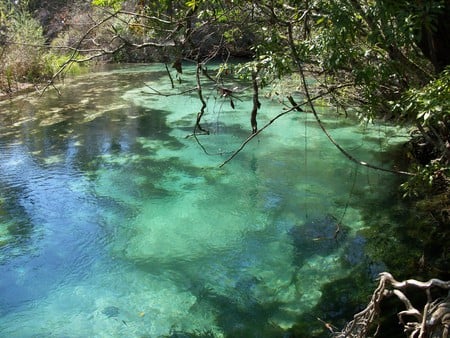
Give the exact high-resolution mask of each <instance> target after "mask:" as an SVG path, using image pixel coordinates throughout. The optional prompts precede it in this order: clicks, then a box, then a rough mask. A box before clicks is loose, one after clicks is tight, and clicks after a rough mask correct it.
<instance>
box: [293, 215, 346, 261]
mask: <svg viewBox="0 0 450 338" xmlns="http://www.w3.org/2000/svg"><path fill="white" fill-rule="evenodd" d="M338 223H339V222H338V220H337V219H336V218H335V217H333V216H331V215H325V216H324V217H323V218H315V219H312V220H308V221H307V222H305V224H302V225H296V226H294V227H292V228H291V229H290V230H289V235H290V236H291V238H292V244H293V246H294V253H295V258H294V259H295V262H294V263H295V264H296V265H299V266H301V265H302V264H303V263H304V261H305V260H306V259H307V258H308V257H311V256H314V255H320V256H327V255H330V254H331V253H333V252H334V251H335V250H336V249H337V248H338V246H339V245H340V244H342V240H344V239H345V237H346V233H347V231H346V229H345V228H344V227H343V226H342V225H338ZM337 230H339V231H338V232H337V233H336V231H337Z"/></svg>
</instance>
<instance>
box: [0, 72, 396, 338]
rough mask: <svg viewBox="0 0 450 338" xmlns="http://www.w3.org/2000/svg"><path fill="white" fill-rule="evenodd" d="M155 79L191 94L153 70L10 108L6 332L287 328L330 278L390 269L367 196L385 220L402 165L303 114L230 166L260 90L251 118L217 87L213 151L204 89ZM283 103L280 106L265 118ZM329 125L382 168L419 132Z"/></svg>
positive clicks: (6, 109) (374, 155) (4, 154)
mask: <svg viewBox="0 0 450 338" xmlns="http://www.w3.org/2000/svg"><path fill="white" fill-rule="evenodd" d="M193 71H194V70H193V69H191V70H189V69H188V68H187V69H186V71H185V74H184V75H183V77H184V82H183V83H182V84H179V85H177V89H176V91H185V90H188V89H190V88H193V87H194V84H193V83H192V82H190V79H191V78H190V76H189V74H191V75H192V74H194V73H193ZM151 88H154V89H157V90H158V91H160V92H163V93H174V92H176V91H172V90H171V88H170V81H169V79H168V78H167V76H166V74H165V72H164V71H163V67H161V66H158V65H144V66H134V67H123V68H120V69H116V70H114V71H107V72H96V73H92V74H89V75H86V76H81V77H79V78H76V79H72V80H68V81H67V82H66V84H65V85H64V86H63V87H62V88H61V92H62V95H61V96H58V95H57V94H56V93H55V92H47V93H46V94H45V95H44V96H42V97H38V96H27V97H23V98H18V99H15V100H14V101H9V102H3V103H2V104H1V106H0V109H1V112H0V151H1V160H0V173H1V176H0V276H1V278H0V336H4V337H36V336H37V337H94V336H95V337H143V336H150V337H160V336H169V335H172V336H175V335H176V334H179V333H180V332H191V333H197V334H199V335H200V334H204V335H206V334H211V335H214V336H216V337H221V336H235V337H239V336H240V337H244V336H249V335H251V336H261V337H271V336H279V332H281V331H282V330H288V329H289V328H290V327H291V326H292V325H294V324H295V323H296V320H298V318H299V316H301V315H303V314H305V313H308V312H309V311H311V309H312V308H313V307H314V306H316V305H317V304H319V303H320V302H323V301H325V300H323V299H322V298H321V296H322V290H321V288H322V286H324V285H325V284H326V283H329V282H331V281H334V280H337V279H340V278H346V277H348V276H351V274H352V267H354V266H357V265H364V266H367V278H372V277H373V276H374V275H375V274H376V273H377V272H379V270H380V269H382V263H380V262H378V263H377V264H378V265H377V268H371V267H372V265H371V264H372V263H373V262H370V261H368V260H367V259H366V256H365V254H364V239H363V238H361V237H360V236H359V235H358V230H360V229H363V228H364V227H365V226H366V225H365V224H364V221H363V219H362V217H361V208H362V206H363V205H367V201H372V202H371V203H372V205H371V208H373V211H374V212H373V217H377V212H376V210H377V205H376V202H373V201H376V200H382V199H385V198H390V197H389V196H390V194H391V185H392V182H393V178H392V176H391V175H390V174H386V173H383V172H376V171H372V170H369V169H365V168H362V167H359V168H358V167H356V166H355V164H353V163H352V162H350V161H348V159H346V158H345V157H344V156H343V155H342V154H340V153H339V152H338V151H337V150H336V149H335V148H334V146H333V145H331V144H330V143H329V141H328V140H327V139H326V137H325V135H323V133H322V132H321V131H320V130H319V128H318V127H317V125H316V123H315V121H314V118H313V116H312V115H311V114H301V113H291V114H290V115H286V116H285V117H283V118H282V119H280V120H278V121H277V122H276V123H275V124H273V125H272V126H271V127H270V128H268V129H267V130H266V131H265V132H264V133H262V134H261V135H260V136H258V137H257V138H256V139H255V140H253V141H252V142H251V143H249V144H248V145H247V146H246V148H245V149H244V151H242V152H241V153H240V154H239V155H238V156H237V157H236V158H235V159H234V160H233V161H231V162H230V163H229V164H227V165H226V166H225V167H223V168H219V165H220V164H221V163H222V162H223V161H224V160H225V159H226V158H227V157H228V156H230V155H231V153H232V151H234V150H235V149H237V148H238V147H239V145H240V144H241V142H243V141H244V140H245V138H246V137H247V136H248V135H249V132H250V129H251V128H250V125H249V112H250V110H251V106H250V105H249V103H250V96H249V95H250V93H242V94H239V95H240V98H241V99H242V101H240V100H235V101H234V104H235V106H236V109H234V110H233V109H232V108H231V105H230V103H229V101H227V100H225V99H223V98H221V97H219V95H218V94H217V92H216V90H215V89H214V88H213V87H209V86H208V85H206V84H205V88H204V94H205V96H206V97H207V99H208V109H207V113H206V116H205V120H204V127H205V128H207V129H209V130H210V132H211V133H210V135H208V136H199V137H198V139H199V141H200V142H201V143H202V145H203V147H204V148H205V150H206V151H207V153H205V152H204V151H203V150H202V148H201V147H200V146H199V145H198V143H197V142H196V140H195V138H193V137H192V136H189V135H191V134H192V130H193V123H194V120H195V117H196V114H197V112H198V110H199V108H200V107H201V104H200V102H199V101H198V100H197V99H196V97H195V92H188V93H186V94H185V95H175V96H158V95H154V93H155V92H154V91H153V90H152V89H151ZM299 99H300V98H299ZM281 111H282V107H281V106H280V105H279V104H278V103H277V102H276V101H275V100H274V101H271V100H268V99H267V100H263V102H262V110H261V112H260V114H259V124H260V126H262V125H264V123H266V122H268V121H269V120H270V119H271V118H272V117H273V116H275V115H276V114H278V113H280V112H281ZM321 117H322V119H323V121H324V122H325V123H326V125H327V127H328V128H329V131H330V132H331V133H332V135H333V136H334V137H335V138H336V139H337V140H338V142H340V144H341V145H342V146H344V147H345V148H347V149H348V150H349V151H350V152H351V153H352V154H353V155H354V156H355V157H357V158H360V159H361V160H364V161H367V162H371V163H373V164H377V165H382V166H384V167H390V166H391V165H392V163H390V161H389V160H386V159H385V158H384V156H382V155H383V154H384V153H385V152H386V151H387V150H388V149H389V146H390V145H395V144H396V143H398V142H401V141H403V140H404V139H403V138H402V135H401V134H398V133H399V131H397V130H394V129H392V128H389V127H386V126H370V127H367V126H361V125H358V124H355V123H354V121H352V120H350V119H344V118H340V119H336V115H335V113H334V112H333V110H332V109H325V108H322V109H321ZM380 154H381V155H380ZM383 158H384V159H383ZM380 162H382V163H380ZM384 203H385V202H384ZM338 229H339V230H340V232H339V233H338V235H337V236H335V234H336V230H338ZM336 297H339V295H336ZM324 316H326V314H324ZM315 324H316V325H317V326H318V328H319V329H320V328H321V323H320V322H317V323H315ZM274 330H275V331H274ZM273 332H277V333H276V334H274V333H273ZM250 333H251V334H250ZM324 334H326V332H325V331H324Z"/></svg>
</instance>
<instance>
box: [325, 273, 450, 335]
mask: <svg viewBox="0 0 450 338" xmlns="http://www.w3.org/2000/svg"><path fill="white" fill-rule="evenodd" d="M432 288H440V289H442V290H450V281H442V280H440V279H430V280H429V281H428V282H419V281H417V280H414V279H408V280H406V281H402V282H398V281H396V280H395V279H394V277H393V276H392V275H391V274H390V273H388V272H383V273H381V274H380V279H379V284H378V287H377V288H376V289H375V291H374V293H373V294H372V298H371V300H370V302H369V304H368V305H367V307H366V308H365V309H364V310H362V311H361V312H359V313H357V314H356V315H355V316H354V317H353V320H352V321H350V322H349V323H348V324H347V325H346V326H345V327H344V329H343V330H342V331H341V332H333V333H332V337H334V338H365V337H368V334H369V330H372V329H373V326H374V324H375V321H376V319H377V318H378V317H379V315H380V303H381V302H382V301H383V300H384V299H385V298H386V297H389V296H392V295H395V296H396V297H397V298H398V299H399V300H400V301H401V302H402V303H403V304H404V305H405V308H406V309H405V310H403V311H400V312H399V313H398V314H397V315H398V319H399V322H400V324H401V325H402V326H403V330H404V332H405V333H406V336H407V337H408V338H425V337H430V338H447V337H448V333H449V328H450V294H447V296H446V297H444V298H437V299H432V296H431V289H432ZM406 289H418V290H423V291H424V292H425V294H426V296H427V302H426V304H425V306H424V307H423V309H422V310H420V309H418V308H417V307H415V306H414V305H413V304H412V303H411V301H410V300H409V299H408V297H407V296H406V295H405V294H404V292H403V291H404V290H406ZM327 328H328V329H329V328H330V327H329V326H327ZM377 331H378V328H377V329H376V330H375V333H374V334H373V335H372V336H373V337H375V336H376V335H377Z"/></svg>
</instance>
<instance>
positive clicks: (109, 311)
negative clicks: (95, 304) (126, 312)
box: [102, 306, 120, 318]
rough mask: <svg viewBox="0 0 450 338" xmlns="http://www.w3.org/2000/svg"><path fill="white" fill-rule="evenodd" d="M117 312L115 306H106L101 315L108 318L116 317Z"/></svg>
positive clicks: (117, 309)
mask: <svg viewBox="0 0 450 338" xmlns="http://www.w3.org/2000/svg"><path fill="white" fill-rule="evenodd" d="M119 312H120V311H119V308H118V307H117V306H107V307H105V308H104V309H103V310H102V313H103V314H104V315H105V316H106V317H108V318H113V317H117V316H118V315H119Z"/></svg>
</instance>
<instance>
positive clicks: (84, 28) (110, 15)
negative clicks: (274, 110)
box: [0, 0, 450, 279]
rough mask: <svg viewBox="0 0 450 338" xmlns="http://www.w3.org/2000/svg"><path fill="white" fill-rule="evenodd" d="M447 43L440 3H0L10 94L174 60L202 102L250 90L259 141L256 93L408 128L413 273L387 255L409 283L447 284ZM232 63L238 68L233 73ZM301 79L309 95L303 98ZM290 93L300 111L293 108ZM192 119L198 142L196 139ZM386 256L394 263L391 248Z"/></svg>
mask: <svg viewBox="0 0 450 338" xmlns="http://www.w3.org/2000/svg"><path fill="white" fill-rule="evenodd" d="M449 37H450V3H449V2H448V1H445V0H425V1H423V0H414V1H406V0H398V1H395V2H393V1H387V0H373V1H372V0H340V1H330V0H304V1H278V0H272V1H269V0H253V1H245V0H234V1H233V0H232V1H227V0H213V1H201V0H187V1H186V0H182V1H176V0H165V1H158V2H154V1H145V0H136V1H124V0H93V1H92V3H90V2H88V1H82V0H78V1H74V2H67V1H63V0H55V1H50V0H47V1H33V0H30V1H19V2H12V1H9V0H1V1H0V59H1V62H0V90H1V92H2V93H6V94H9V93H12V92H14V91H15V90H17V89H18V88H20V87H21V86H22V84H23V83H36V84H41V88H45V84H46V83H47V81H50V82H49V83H51V84H53V83H54V82H55V81H56V80H57V79H58V78H59V77H61V76H64V74H66V73H67V72H68V71H70V70H72V71H73V70H74V69H75V70H76V69H77V68H76V67H77V66H76V65H78V64H80V63H84V62H88V61H103V62H105V61H107V62H151V61H161V62H164V63H166V64H167V65H170V66H172V67H173V68H175V69H176V70H177V72H178V73H179V74H181V73H182V72H183V69H182V62H181V61H182V60H189V61H191V62H194V63H195V64H196V65H197V80H198V88H199V91H198V94H199V99H200V100H202V93H201V81H210V80H213V81H216V82H217V84H218V87H219V88H220V89H221V90H222V91H223V93H222V94H223V95H224V96H227V95H230V103H231V104H232V102H233V101H232V100H231V95H232V94H233V93H232V91H227V90H229V89H227V88H222V87H220V85H221V83H222V79H223V78H226V77H227V76H230V74H233V75H234V76H238V77H241V78H245V79H247V80H248V81H251V82H252V84H253V86H252V88H253V102H254V105H253V110H252V112H249V113H250V114H251V129H252V132H253V133H257V132H258V125H257V112H258V109H259V101H258V89H260V88H263V87H270V86H272V87H273V88H277V90H273V92H272V95H274V96H279V100H280V101H281V102H283V103H284V104H285V105H286V106H288V107H289V108H291V109H297V110H303V109H305V110H309V111H311V112H313V113H314V114H315V115H316V116H317V114H316V112H315V108H314V105H313V104H312V101H313V99H314V97H315V96H320V97H321V98H323V99H324V98H326V99H328V100H329V102H330V103H331V104H332V105H333V106H334V107H336V110H337V111H338V112H340V113H342V114H341V115H343V116H344V115H345V114H346V113H347V110H348V109H353V110H354V109H356V108H355V107H357V110H358V114H359V116H360V118H361V119H363V120H365V121H373V120H381V119H382V120H388V121H390V122H392V123H396V124H401V125H405V126H408V127H410V128H411V139H410V142H409V143H408V145H407V146H406V147H404V148H403V149H402V155H403V157H405V158H407V159H408V167H406V168H401V169H402V170H403V173H404V174H405V173H407V174H406V175H403V176H402V177H404V178H403V179H402V181H401V183H402V185H401V188H402V192H403V195H404V198H407V199H409V203H413V205H414V206H415V208H416V213H415V215H414V217H411V221H410V222H409V223H410V224H411V225H410V227H411V228H410V229H408V230H407V233H408V236H410V237H408V238H414V239H415V240H417V246H418V247H417V252H413V253H411V256H412V258H413V259H414V260H415V263H414V264H406V266H407V268H406V267H405V264H403V263H399V262H398V257H396V258H395V259H397V260H395V259H394V258H392V257H390V258H389V259H390V260H391V262H392V265H391V267H392V268H393V269H398V271H396V272H398V273H399V274H400V275H401V276H407V275H408V274H411V273H413V271H414V269H417V267H418V266H419V265H422V268H423V269H422V270H421V271H420V273H418V275H419V276H421V277H423V278H427V277H432V276H434V277H441V278H445V279H447V278H448V277H449V274H448V271H447V269H448V266H449V265H448V263H449V258H448V250H449V242H450V240H449V230H448V229H449V226H448V225H449V223H450V182H449V175H450V170H449V160H450V140H449V136H450V130H449V122H450V121H449V118H450V115H449V114H450V41H449ZM231 56H233V57H240V58H241V59H240V60H245V61H242V62H241V63H239V64H237V63H235V62H233V63H231V62H230V57H231ZM242 58H244V59H242ZM217 59H219V60H221V61H222V62H223V64H222V65H221V67H220V68H219V69H218V71H216V72H214V73H211V74H210V73H209V72H208V62H210V61H211V60H217ZM306 75H308V76H314V77H315V78H316V79H317V81H318V83H319V85H317V86H316V87H315V88H310V87H309V86H308V83H307V81H306V80H305V76H306ZM286 78H290V79H292V80H294V83H295V86H293V88H290V86H287V85H285V86H282V87H281V88H282V90H280V87H279V86H277V85H279V82H280V81H283V80H285V79H286ZM291 83H292V81H291ZM296 90H300V92H302V94H303V95H304V97H305V102H299V103H298V104H297V102H296V101H295V100H294V97H293V94H292V92H293V91H296ZM304 103H308V104H309V106H308V105H306V104H304ZM300 105H301V106H302V107H300ZM202 114H203V110H201V111H200V112H199V114H198V119H197V121H196V131H197V132H206V131H205V130H203V128H202V126H201V118H202ZM318 122H320V121H319V119H318ZM337 147H338V148H339V150H341V151H343V152H344V153H345V155H346V156H347V157H349V160H354V161H356V162H359V161H358V160H356V159H353V158H352V156H351V154H348V153H346V151H345V150H344V149H341V148H340V147H339V145H337ZM399 171H400V170H399ZM375 227H376V225H374V228H375ZM384 231H388V230H387V229H384ZM389 231H392V232H394V233H395V232H398V233H400V232H403V235H404V232H405V230H404V229H403V230H402V229H390V230H389ZM368 236H369V237H370V234H368ZM419 239H420V240H419ZM389 252H390V253H392V254H393V255H396V254H397V250H396V249H395V248H392V250H386V253H385V254H386V255H389ZM423 265H425V267H424V266H423ZM401 266H402V267H401Z"/></svg>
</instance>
